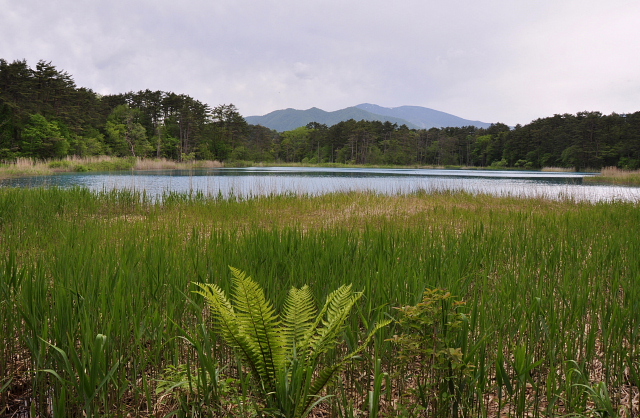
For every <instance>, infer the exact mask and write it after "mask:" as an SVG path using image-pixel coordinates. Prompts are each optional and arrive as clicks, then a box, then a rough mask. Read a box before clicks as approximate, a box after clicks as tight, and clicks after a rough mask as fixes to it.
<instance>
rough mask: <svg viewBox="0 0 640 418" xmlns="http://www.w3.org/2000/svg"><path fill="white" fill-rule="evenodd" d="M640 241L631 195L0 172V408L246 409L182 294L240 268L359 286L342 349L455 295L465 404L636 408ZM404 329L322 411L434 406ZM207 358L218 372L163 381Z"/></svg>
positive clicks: (479, 411)
mask: <svg viewBox="0 0 640 418" xmlns="http://www.w3.org/2000/svg"><path fill="white" fill-rule="evenodd" d="M639 252H640V208H639V207H638V206H637V204H632V203H623V202H613V203H597V204H591V203H584V202H572V201H551V200H544V199H517V198H507V197H505V198H498V197H490V196H486V195H471V194H465V193H450V192H430V193H427V192H417V193H413V194H409V195H398V196H383V195H377V194H373V193H367V192H353V193H335V194H327V195H323V196H305V195H298V196H295V195H272V196H265V197H257V198H251V199H225V198H215V197H211V198H210V197H206V196H203V195H181V194H168V195H166V196H164V197H163V199H161V200H157V201H155V200H154V201H152V200H150V199H149V198H147V197H146V196H145V195H144V194H141V193H137V192H130V191H112V192H100V193H94V192H89V191H88V190H86V189H82V188H76V189H67V190H62V189H1V190H0V293H1V295H2V296H1V297H0V415H6V416H82V415H85V416H122V417H125V416H165V415H166V414H169V413H171V412H174V413H175V414H176V415H177V416H222V415H223V414H222V412H221V411H222V409H224V411H225V413H226V414H227V416H252V413H253V410H252V409H251V408H250V406H248V405H249V403H248V402H247V400H248V399H250V394H251V382H248V381H246V378H245V377H244V376H245V375H244V374H243V373H242V372H241V370H239V369H238V365H237V363H236V362H235V360H234V357H233V355H232V353H231V352H230V351H229V350H228V349H227V348H225V346H224V345H222V344H220V340H219V338H218V336H217V335H216V330H215V329H212V328H211V327H210V326H208V324H209V323H208V318H207V316H208V313H207V310H206V309H205V308H204V302H203V301H202V300H201V298H199V297H197V295H194V294H193V293H192V291H193V290H195V289H194V286H193V285H192V282H194V281H197V282H215V283H217V284H219V285H220V286H221V287H222V288H223V289H224V290H226V291H228V290H229V287H230V283H229V277H230V274H229V270H228V266H235V267H239V268H242V269H244V270H246V271H247V272H248V273H249V274H251V275H252V276H253V277H254V278H255V279H256V280H257V281H258V282H259V283H260V284H261V285H262V286H263V287H264V289H265V291H266V293H267V295H268V296H269V297H270V298H271V300H273V301H274V304H275V305H276V306H280V305H281V304H282V303H283V298H284V295H285V293H286V290H288V289H289V288H290V287H291V286H297V287H300V286H302V285H304V284H307V285H309V286H310V288H311V290H312V292H313V293H314V295H315V298H316V300H318V301H321V300H323V299H324V298H325V297H326V295H327V294H328V292H330V291H332V290H334V289H336V288H337V287H339V286H340V285H343V284H348V283H353V285H354V288H355V289H358V290H362V291H363V292H364V297H363V298H362V299H361V301H360V303H359V305H358V313H357V315H355V316H354V317H353V318H352V319H351V323H350V326H349V331H348V332H347V334H346V335H345V336H344V339H345V344H346V345H345V347H346V346H351V345H353V344H357V342H358V341H359V340H360V339H362V337H363V335H366V332H367V328H370V327H371V324H372V323H373V322H374V321H376V320H377V319H380V318H388V317H389V316H391V317H393V318H396V319H397V318H398V311H397V309H394V308H397V307H401V306H405V305H416V304H417V303H419V302H420V301H421V299H422V295H423V292H424V290H425V289H432V288H439V289H446V291H448V292H450V293H451V294H452V295H454V296H455V298H456V299H457V300H460V301H464V302H465V304H464V305H460V306H461V307H460V309H461V311H460V312H462V313H463V314H464V316H463V318H466V319H465V321H466V322H464V326H462V327H461V328H457V330H456V331H455V332H456V333H457V334H455V335H456V336H457V337H456V338H457V340H456V341H457V342H456V344H457V346H456V347H455V348H460V350H461V352H462V353H463V357H464V361H465V362H466V363H468V364H469V365H472V367H469V368H468V370H467V372H465V373H464V374H448V375H446V381H447V382H450V383H451V385H452V386H451V387H452V388H454V390H453V391H452V392H451V396H452V397H455V399H456V409H455V415H457V416H491V417H494V416H495V417H497V416H518V417H525V416H527V417H530V416H558V415H566V414H582V415H584V416H605V415H604V414H605V413H607V412H606V411H609V409H607V408H608V407H609V406H610V407H611V408H610V411H613V413H615V414H617V415H620V416H638V414H640V409H639V408H638V399H639V396H640V395H639V394H638V384H639V382H640V359H639V356H640V353H639V347H640V345H639V343H640V306H639V304H640V286H638V278H639V277H640V262H639V261H638V260H639V259H638V257H637V254H639ZM443 306H444V305H443ZM443 312H444V310H443ZM405 331H406V330H404V329H403V328H402V325H401V324H400V323H396V324H394V325H392V326H390V327H387V328H385V329H383V331H382V334H381V335H379V337H378V338H377V339H376V341H375V344H374V347H373V348H372V349H371V350H370V351H369V352H367V353H366V354H365V355H363V356H362V359H361V360H360V361H358V362H356V363H354V364H353V365H352V366H350V368H349V369H348V370H347V371H346V372H345V373H344V375H343V376H342V377H341V378H340V379H339V380H338V381H336V382H334V384H333V385H332V386H331V387H329V389H328V391H329V393H330V394H333V395H335V396H334V397H333V398H331V399H332V401H331V402H328V403H326V404H323V405H321V408H320V409H323V410H325V411H327V413H329V414H331V415H332V416H388V417H392V416H436V414H435V413H434V411H435V409H434V410H429V409H428V408H430V406H429V405H433V400H430V399H426V400H424V399H423V400H421V399H420V391H419V390H418V389H419V388H417V387H416V383H415V382H417V381H418V380H417V379H418V378H419V377H420V376H419V373H426V372H420V370H422V369H421V368H420V367H419V366H420V362H419V361H418V362H414V363H412V362H403V361H401V360H400V357H399V356H398V347H397V345H396V344H394V343H393V342H392V341H389V340H390V339H393V336H394V335H398V334H401V333H403V332H405ZM451 332H453V331H451ZM207 361H209V362H211V363H210V364H209V363H206V362H207ZM326 361H331V355H329V357H328V358H327V359H326ZM209 366H210V367H212V370H215V371H216V376H217V378H216V379H217V380H216V379H214V380H215V382H216V383H215V385H214V386H215V387H214V386H211V384H209V386H207V387H205V386H206V385H200V386H198V387H197V388H196V389H194V388H193V387H191V389H188V388H187V387H185V384H183V385H182V386H181V385H180V384H179V383H173V384H168V383H167V382H168V381H169V382H171V381H175V377H176V376H179V375H184V373H187V374H189V373H191V371H192V370H200V373H201V375H204V373H205V372H203V371H202V370H205V369H206V367H209ZM185 370H186V371H185ZM193 373H197V371H194V372H193ZM429 373H435V371H434V370H431V371H430V372H429ZM429 376H436V374H433V375H429ZM429 376H423V377H429ZM383 377H384V378H383ZM172 379H173V380H172ZM178 380H179V379H178ZM188 382H192V380H190V379H188ZM183 383H184V382H183ZM172 385H175V386H172ZM189 385H191V383H189ZM371 394H373V395H371ZM376 394H377V395H376ZM374 400H375V404H376V407H375V408H374V407H373V405H372V402H374ZM607 402H608V403H607ZM213 404H215V405H218V409H217V410H215V411H214V410H213V409H208V406H209V405H213ZM422 404H424V405H426V408H427V409H424V410H420V409H416V408H415V406H416V405H422ZM185 405H187V406H189V408H191V409H188V408H186V407H185ZM185 408H186V409H185ZM216 411H217V412H216ZM603 411H604V412H603ZM442 416H452V414H451V413H449V414H448V415H442Z"/></svg>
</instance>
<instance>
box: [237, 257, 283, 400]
mask: <svg viewBox="0 0 640 418" xmlns="http://www.w3.org/2000/svg"><path fill="white" fill-rule="evenodd" d="M231 271H232V273H233V276H234V277H233V283H234V293H233V302H234V304H235V309H236V316H237V318H238V324H239V332H240V333H241V334H242V335H244V337H245V338H246V340H247V342H248V343H249V348H250V349H251V351H252V352H253V354H254V356H253V358H254V359H255V363H256V364H255V367H256V369H257V370H258V373H259V378H260V380H261V381H262V383H263V384H264V385H265V387H267V388H268V389H269V391H273V390H274V383H275V381H276V376H277V372H278V370H280V369H281V368H282V367H284V363H285V361H286V353H285V347H284V337H283V335H282V332H281V326H280V318H279V317H278V315H277V313H276V312H275V309H274V308H273V305H272V304H271V302H269V301H268V300H267V299H266V297H265V295H264V291H263V290H262V288H261V287H260V286H259V285H258V284H257V283H256V282H255V281H253V279H251V277H248V276H247V275H246V274H245V273H244V272H242V271H240V270H238V269H233V268H232V269H231Z"/></svg>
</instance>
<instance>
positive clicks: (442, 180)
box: [0, 167, 640, 202]
mask: <svg viewBox="0 0 640 418" xmlns="http://www.w3.org/2000/svg"><path fill="white" fill-rule="evenodd" d="M592 175H594V174H593V173H564V172H540V171H494V170H446V169H382V168H324V167H251V168H211V169H198V170H157V171H127V172H108V173H64V174H56V175H50V176H38V177H22V178H15V179H4V180H0V186H2V187H74V186H83V187H87V188H89V189H90V190H94V191H102V190H113V189H131V190H138V191H142V190H144V191H146V193H147V195H150V196H152V197H154V198H161V197H162V195H163V194H166V193H169V192H178V193H189V192H201V193H204V194H206V195H222V196H225V197H228V196H238V197H252V196H259V195H268V194H283V193H297V194H313V195H315V194H322V193H330V192H335V191H352V190H358V191H361V190H369V191H374V192H377V193H385V194H398V193H411V192H414V191H417V190H427V191H445V190H452V191H458V190H460V191H466V192H469V193H487V194H492V195H497V196H520V197H546V198H551V199H565V198H569V199H575V200H588V201H593V202H596V201H612V200H623V201H634V202H635V201H639V200H640V188H636V187H622V186H603V185H591V184H583V181H582V180H583V178H584V177H586V176H592Z"/></svg>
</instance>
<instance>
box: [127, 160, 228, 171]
mask: <svg viewBox="0 0 640 418" xmlns="http://www.w3.org/2000/svg"><path fill="white" fill-rule="evenodd" d="M220 167H224V165H223V164H222V163H221V162H220V161H211V160H191V161H182V162H181V161H174V160H168V159H166V158H153V159H152V158H138V159H136V163H135V165H134V167H133V168H134V169H135V170H190V169H196V168H220Z"/></svg>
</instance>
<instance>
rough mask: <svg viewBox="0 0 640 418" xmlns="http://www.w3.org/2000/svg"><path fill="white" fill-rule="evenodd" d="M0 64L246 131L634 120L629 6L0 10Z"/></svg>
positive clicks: (314, 4) (510, 3)
mask: <svg viewBox="0 0 640 418" xmlns="http://www.w3.org/2000/svg"><path fill="white" fill-rule="evenodd" d="M0 58H4V59H5V60H7V61H9V62H11V61H14V60H16V59H26V60H27V62H28V64H29V65H30V66H31V67H35V64H36V63H37V61H38V60H41V59H42V60H45V61H51V63H52V64H53V65H55V66H56V68H58V69H59V70H65V71H67V72H68V73H69V74H71V75H72V76H73V78H74V79H75V81H76V84H77V85H78V86H81V87H88V88H91V89H93V90H94V91H96V92H98V93H102V94H109V93H124V92H127V91H138V90H144V89H151V90H164V91H173V92H175V93H184V94H188V95H190V96H192V97H194V98H196V99H198V100H200V101H202V102H205V103H208V104H209V105H211V106H217V105H219V104H223V103H225V104H228V103H233V104H235V105H236V106H237V107H238V109H239V111H240V113H241V114H242V115H244V116H253V115H263V114H265V113H268V112H271V111H273V110H277V109H283V108H288V107H291V108H296V109H308V108H310V107H319V108H321V109H324V110H327V111H333V110H338V109H342V108H345V107H349V106H353V105H357V104H360V103H365V102H366V103H374V104H378V105H380V106H384V107H396V106H402V105H416V106H425V107H430V108H432V109H436V110H440V111H444V112H447V113H452V114H455V115H457V116H460V117H463V118H466V119H472V120H481V121H484V122H503V123H507V124H509V125H516V124H518V123H520V124H526V123H529V122H530V121H531V120H534V119H537V118H540V117H546V116H552V115H553V114H555V113H576V112H579V111H583V110H597V111H601V112H603V113H605V114H610V113H612V112H617V113H628V112H635V111H639V110H640V1H638V0H597V1H596V0H438V1H435V0H415V1H414V0H395V1H389V0H384V1H380V0H366V1H364V0H202V1H201V0H179V1H177V0H172V1H168V0H108V1H107V0H55V1H44V0H0Z"/></svg>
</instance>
